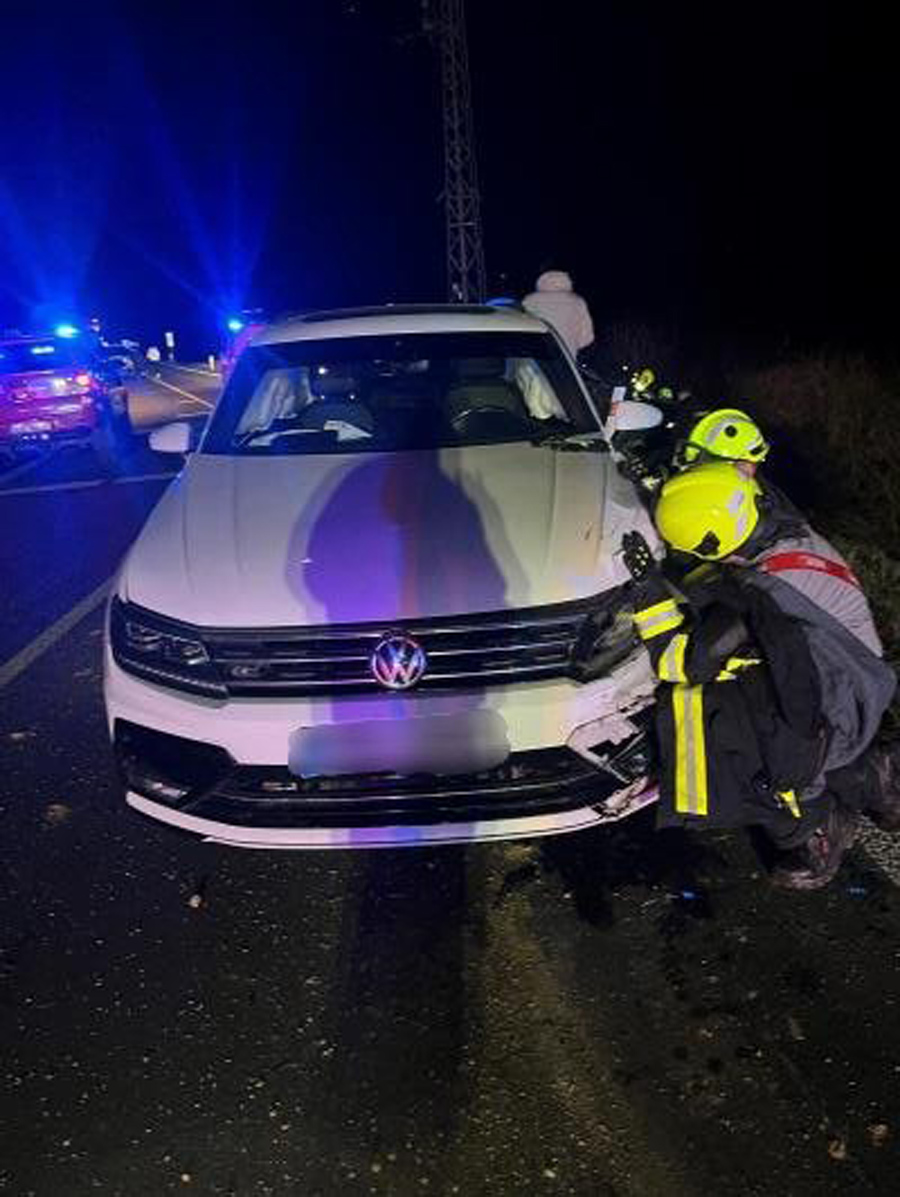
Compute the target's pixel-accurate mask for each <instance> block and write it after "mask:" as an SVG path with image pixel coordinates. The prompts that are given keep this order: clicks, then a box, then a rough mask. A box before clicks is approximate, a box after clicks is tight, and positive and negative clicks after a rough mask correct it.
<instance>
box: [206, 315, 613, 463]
mask: <svg viewBox="0 0 900 1197" xmlns="http://www.w3.org/2000/svg"><path fill="white" fill-rule="evenodd" d="M596 428H597V422H596V417H595V416H594V414H593V412H592V411H591V409H590V407H589V406H588V404H587V403H586V401H585V398H584V394H583V392H582V391H581V388H580V385H579V382H578V380H577V378H576V376H575V374H574V372H573V370H572V367H571V366H570V365H569V363H568V362H567V361H566V360H565V358H564V357H563V355H562V354H561V353H560V351H559V349H558V347H557V345H556V342H555V341H554V340H553V339H552V338H551V337H549V336H547V335H546V334H544V333H526V334H512V335H509V334H501V333H468V334H449V333H447V334H437V335H436V334H410V335H406V336H399V337H398V336H392V337H384V336H379V337H353V338H341V339H324V340H321V341H294V342H286V343H284V344H279V345H267V346H258V347H255V348H251V349H248V350H246V351H245V352H244V354H243V355H242V357H241V359H240V360H239V362H238V364H237V367H236V369H235V372H234V374H233V376H232V378H231V379H230V381H229V383H228V386H227V387H226V390H225V393H224V395H223V397H222V401H221V403H220V404H219V406H218V408H217V411H216V414H215V416H214V417H213V420H212V422H211V425H210V428H209V431H208V433H207V435H206V438H205V440H204V443H203V446H202V451H203V452H205V453H224V454H257V455H259V454H276V453H277V454H282V453H307V454H316V453H365V452H391V451H396V450H403V449H420V448H421V449H424V448H448V447H452V446H457V445H474V444H502V443H509V442H516V441H529V440H532V439H534V438H535V437H536V436H540V435H544V434H546V433H547V432H554V431H557V430H558V431H560V432H561V433H565V432H568V431H573V432H574V431H594V430H595V429H596Z"/></svg>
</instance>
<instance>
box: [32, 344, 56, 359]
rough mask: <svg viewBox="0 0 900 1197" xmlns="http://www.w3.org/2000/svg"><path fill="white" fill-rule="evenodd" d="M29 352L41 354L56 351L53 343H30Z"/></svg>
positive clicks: (36, 354)
mask: <svg viewBox="0 0 900 1197" xmlns="http://www.w3.org/2000/svg"><path fill="white" fill-rule="evenodd" d="M31 352H32V353H33V354H35V356H40V355H41V354H44V353H56V346H55V345H32V346H31Z"/></svg>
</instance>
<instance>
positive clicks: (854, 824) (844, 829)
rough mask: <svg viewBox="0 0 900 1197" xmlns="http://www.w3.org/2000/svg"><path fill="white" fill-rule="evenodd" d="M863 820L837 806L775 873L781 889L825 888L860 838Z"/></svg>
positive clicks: (783, 859)
mask: <svg viewBox="0 0 900 1197" xmlns="http://www.w3.org/2000/svg"><path fill="white" fill-rule="evenodd" d="M858 824H859V820H858V817H857V815H856V814H855V813H854V812H853V811H848V810H846V809H845V808H843V807H841V806H838V805H837V804H835V805H834V806H832V808H831V810H830V811H829V812H828V815H827V816H826V818H825V819H824V821H823V822H822V824H821V826H820V827H818V828H817V829H816V830H815V831H814V832H813V833H812V835H810V837H809V838H808V839H807V840H806V841H805V842H804V843H803V844H801V845H800V846H799V847H797V848H793V849H791V850H790V851H789V852H785V854H784V855H783V857H782V858H781V860H780V861H779V862H778V864H776V866H775V867H774V869H773V870H772V874H771V878H770V880H771V882H772V884H773V885H775V886H777V887H778V888H779V889H801V890H811V889H822V888H823V886H826V885H828V883H829V882H830V881H832V880H833V879H834V876H835V874H836V873H837V871H838V869H839V868H840V867H841V861H842V860H843V859H844V853H845V852H846V851H847V849H848V848H850V847H852V845H853V841H854V840H855V839H856V833H857V829H858Z"/></svg>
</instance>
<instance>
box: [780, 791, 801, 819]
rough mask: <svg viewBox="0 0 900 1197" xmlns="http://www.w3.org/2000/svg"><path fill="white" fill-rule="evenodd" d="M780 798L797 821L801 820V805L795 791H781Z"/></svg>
mask: <svg viewBox="0 0 900 1197" xmlns="http://www.w3.org/2000/svg"><path fill="white" fill-rule="evenodd" d="M778 797H779V798H780V799H781V801H782V802H783V803H784V805H785V806H786V807H787V808H788V810H789V811H790V812H791V814H792V815H793V816H794V818H795V819H799V818H800V804H799V803H798V801H797V794H796V792H795V791H794V790H781V791H779V794H778Z"/></svg>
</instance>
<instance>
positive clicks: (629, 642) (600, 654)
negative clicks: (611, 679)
mask: <svg viewBox="0 0 900 1197" xmlns="http://www.w3.org/2000/svg"><path fill="white" fill-rule="evenodd" d="M637 644H638V639H637V635H636V633H635V630H634V620H633V618H632V611H631V607H630V606H627V605H626V602H625V597H624V594H623V592H622V591H616V592H615V593H614V594H613V595H610V596H608V597H607V599H606V601H605V602H604V604H603V606H602V607H600V608H599V609H598V610H596V611H594V612H592V613H591V614H590V615H588V616H587V618H586V619H585V621H584V625H583V627H582V629H581V633H580V635H579V637H578V641H577V643H576V645H575V652H574V653H573V656H572V668H573V673H574V675H575V677H576V678H577V679H578V681H579V682H593V681H595V680H596V679H597V678H600V677H605V676H606V674H608V673H609V672H610V671H611V670H612V669H614V668H615V667H616V665H618V664H620V663H621V662H622V661H624V660H625V658H626V657H628V656H630V655H631V653H632V652H633V651H634V649H635V648H636V647H637Z"/></svg>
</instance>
